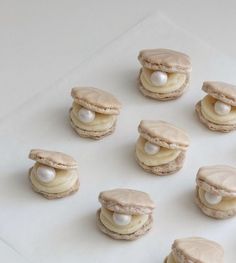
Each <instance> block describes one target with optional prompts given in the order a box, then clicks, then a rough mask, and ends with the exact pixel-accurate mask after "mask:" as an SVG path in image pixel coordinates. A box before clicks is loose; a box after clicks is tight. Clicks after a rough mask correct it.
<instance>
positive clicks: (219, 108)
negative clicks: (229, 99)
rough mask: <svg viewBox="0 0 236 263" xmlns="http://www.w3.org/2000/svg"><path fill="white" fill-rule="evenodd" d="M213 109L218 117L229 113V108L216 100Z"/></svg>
mask: <svg viewBox="0 0 236 263" xmlns="http://www.w3.org/2000/svg"><path fill="white" fill-rule="evenodd" d="M214 109H215V112H216V113H217V114H218V115H227V114H229V113H230V111H231V106H230V105H228V104H226V103H224V102H221V101H219V100H218V101H217V102H216V103H215V105H214Z"/></svg>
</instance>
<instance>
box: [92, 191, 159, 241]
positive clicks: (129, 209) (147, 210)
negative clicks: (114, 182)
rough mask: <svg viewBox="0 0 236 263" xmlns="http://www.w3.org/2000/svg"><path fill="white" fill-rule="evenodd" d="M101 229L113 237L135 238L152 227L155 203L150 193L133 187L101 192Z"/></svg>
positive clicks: (99, 218)
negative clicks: (132, 188)
mask: <svg viewBox="0 0 236 263" xmlns="http://www.w3.org/2000/svg"><path fill="white" fill-rule="evenodd" d="M98 199H99V202H100V203H101V205H102V207H101V209H99V210H98V211H97V225H98V227H99V229H100V230H101V231H102V232H103V233H104V234H106V235H108V236H110V237H111V238H113V239H122V240H135V239H137V238H139V237H141V236H143V235H144V234H146V233H147V232H148V231H149V230H150V229H151V227H152V223H153V217H152V212H153V209H154V207H155V206H154V203H153V201H152V200H151V199H150V197H149V195H148V194H146V193H144V192H141V191H137V190H131V189H113V190H109V191H104V192H101V193H100V194H99V198H98Z"/></svg>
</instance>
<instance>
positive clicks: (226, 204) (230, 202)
mask: <svg viewBox="0 0 236 263" xmlns="http://www.w3.org/2000/svg"><path fill="white" fill-rule="evenodd" d="M205 193H206V191H204V190H203V189H201V188H199V189H198V195H199V198H200V200H201V202H202V203H203V204H204V205H205V206H206V207H209V208H211V209H215V210H221V211H228V210H231V209H235V208H236V198H234V197H222V200H221V202H220V203H218V204H215V205H211V204H209V203H208V202H207V200H206V198H205Z"/></svg>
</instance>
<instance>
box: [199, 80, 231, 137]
mask: <svg viewBox="0 0 236 263" xmlns="http://www.w3.org/2000/svg"><path fill="white" fill-rule="evenodd" d="M202 90H203V91H205V92H206V93H207V94H208V95H207V96H205V97H204V98H203V99H202V100H201V101H199V102H198V103H197V104H196V106H195V110H196V113H197V115H198V117H199V120H200V121H201V122H202V123H203V124H204V125H205V126H207V127H208V128H209V129H210V130H213V131H219V132H230V131H233V130H235V129H236V86H233V85H231V84H228V83H225V82H219V81H205V82H204V83H203V86H202Z"/></svg>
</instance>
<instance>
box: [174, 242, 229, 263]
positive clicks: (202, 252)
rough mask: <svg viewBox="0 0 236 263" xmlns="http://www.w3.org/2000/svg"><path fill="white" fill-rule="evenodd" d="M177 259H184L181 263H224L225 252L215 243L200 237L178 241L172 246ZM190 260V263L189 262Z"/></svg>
mask: <svg viewBox="0 0 236 263" xmlns="http://www.w3.org/2000/svg"><path fill="white" fill-rule="evenodd" d="M172 252H173V254H174V257H175V258H180V259H183V260H182V261H181V262H179V263H184V262H193V263H213V262H214V263H223V262H224V260H223V258H224V250H223V248H222V247H221V246H220V245H219V244H217V243H216V242H214V241H210V240H207V239H204V238H200V237H190V238H183V239H177V240H175V241H174V244H173V245H172ZM187 260H188V261H187Z"/></svg>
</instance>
